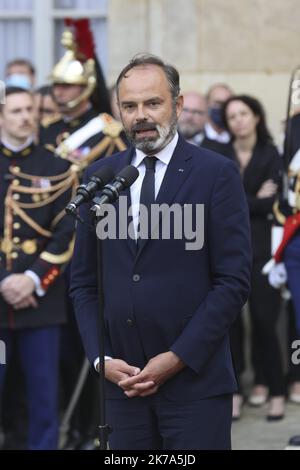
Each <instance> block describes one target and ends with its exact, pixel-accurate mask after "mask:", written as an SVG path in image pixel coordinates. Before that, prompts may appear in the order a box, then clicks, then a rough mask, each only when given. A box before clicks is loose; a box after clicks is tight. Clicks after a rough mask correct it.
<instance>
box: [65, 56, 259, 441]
mask: <svg viewBox="0 0 300 470" xmlns="http://www.w3.org/2000/svg"><path fill="white" fill-rule="evenodd" d="M117 91H118V101H119V106H120V111H121V117H122V121H123V125H124V128H125V130H126V133H127V136H128V138H129V140H130V141H131V143H132V147H131V148H130V149H129V150H127V151H125V152H122V153H119V154H117V155H115V156H112V157H111V158H110V159H109V160H108V161H106V162H97V163H95V164H94V165H92V166H91V167H90V168H89V169H88V170H87V172H86V175H85V178H86V180H88V179H89V177H90V176H91V175H92V174H93V173H95V171H97V170H98V169H99V168H100V167H101V166H102V165H103V164H108V165H110V166H111V167H112V169H113V170H114V172H115V173H117V172H119V171H120V170H121V169H122V168H123V167H125V166H126V165H128V164H132V165H134V166H136V168H137V169H138V171H139V177H138V179H137V180H136V181H135V183H134V184H133V185H132V186H131V188H130V189H128V190H126V191H125V192H124V194H125V196H126V197H127V200H128V203H129V204H128V205H129V206H130V205H131V208H132V220H131V219H130V218H129V217H128V221H127V222H129V221H131V225H130V227H133V232H134V238H135V240H133V239H130V237H128V239H118V238H117V239H113V237H110V238H107V239H105V240H103V241H102V250H103V260H102V261H103V284H104V297H105V299H104V303H105V323H106V332H105V333H106V343H105V348H106V350H105V354H106V367H105V374H106V379H107V380H106V393H107V401H106V410H107V421H108V423H109V424H110V425H112V427H113V432H112V434H111V435H110V441H109V443H110V448H111V449H168V450H172V449H195V450H199V449H230V447H231V439H230V430H231V409H232V394H233V392H234V391H235V390H236V381H235V377H234V371H233V367H232V360H231V354H230V348H229V335H228V331H229V328H230V325H231V324H232V323H233V322H234V320H235V319H236V316H237V315H238V314H239V312H240V311H241V309H242V306H243V305H244V303H245V302H246V300H247V295H248V290H249V273H250V259H251V248H250V237H249V221H248V208H247V203H246V200H245V196H244V191H243V187H242V183H241V180H240V176H239V173H238V170H237V168H236V166H235V164H234V163H233V162H231V161H229V160H228V159H226V158H223V157H222V156H220V155H218V154H215V153H213V152H210V151H207V150H204V149H200V148H197V147H196V146H194V145H190V144H188V143H187V142H186V141H184V140H183V139H182V138H180V137H179V136H178V133H177V122H178V116H179V115H180V112H181V109H182V105H183V100H182V96H181V95H180V86H179V75H178V72H177V71H176V69H175V68H174V67H172V66H169V65H166V64H165V63H164V62H163V61H162V60H160V59H159V58H157V57H155V56H151V55H149V56H148V55H146V56H137V57H136V58H134V59H133V60H132V61H131V62H130V64H129V65H128V66H127V67H125V68H124V69H123V71H122V72H121V74H120V76H119V78H118V81H117ZM149 203H150V204H153V203H155V204H158V205H161V204H167V205H168V206H172V205H173V204H175V203H176V204H177V207H181V208H182V210H183V209H184V208H186V207H191V208H192V209H191V213H192V215H193V220H194V222H195V220H197V213H198V212H197V210H198V209H197V208H199V205H202V207H204V216H203V220H202V224H201V226H200V225H199V226H197V223H196V230H195V237H196V238H197V236H198V235H199V233H200V231H201V230H202V231H203V235H204V243H202V244H201V243H195V244H194V245H192V246H191V245H189V246H188V244H187V241H188V240H187V235H186V231H184V233H185V237H184V236H182V237H177V236H175V235H178V233H177V231H178V228H179V227H178V226H176V224H174V226H172V227H171V229H170V237H169V239H164V237H162V236H160V237H158V239H157V238H156V239H154V238H155V237H153V232H152V237H151V239H147V237H146V239H143V237H144V234H143V236H141V234H140V232H142V229H141V226H142V225H143V223H144V220H143V219H141V218H140V219H139V215H138V208H139V204H143V206H146V207H149ZM120 206H121V204H119V203H118V202H117V203H115V209H117V210H118V209H119V208H120ZM89 209H90V205H86V206H83V209H82V210H81V216H82V217H83V219H84V220H86V221H87V220H88V219H89ZM141 222H142V223H141ZM164 222H165V215H163V216H162V217H161V218H160V226H159V234H161V229H162V226H163V224H164ZM152 228H153V229H154V227H152V226H151V230H152ZM156 228H157V227H156ZM193 228H195V223H194V225H193ZM131 233H132V232H131ZM144 238H145V237H144ZM149 238H150V237H149ZM96 242H97V238H96V234H93V232H91V231H90V229H89V228H88V227H86V226H85V225H80V226H79V227H78V231H77V241H76V248H75V255H74V258H73V267H72V283H71V296H72V299H73V302H74V306H75V311H76V316H77V320H78V324H79V328H80V331H81V335H82V339H83V343H84V345H85V349H86V353H87V355H88V357H89V359H90V361H91V363H94V364H95V366H96V368H97V363H98V344H97V338H98V335H97V315H98V309H97V298H98V297H97V269H98V268H97V262H96V260H95V252H96Z"/></svg>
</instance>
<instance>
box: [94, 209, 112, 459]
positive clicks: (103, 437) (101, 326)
mask: <svg viewBox="0 0 300 470" xmlns="http://www.w3.org/2000/svg"><path fill="white" fill-rule="evenodd" d="M102 218H103V217H102V216H99V215H97V213H95V215H94V225H95V228H96V227H97V225H98V223H99V222H100V221H101V219H102ZM97 288H98V304H99V307H98V313H99V314H98V340H99V360H100V362H99V404H100V413H99V418H100V424H99V427H98V429H99V441H100V448H99V450H107V446H108V436H109V434H110V433H111V432H112V428H111V427H110V426H109V425H108V424H107V423H106V412H105V346H104V345H105V321H104V290H103V269H102V243H101V239H100V238H99V237H97Z"/></svg>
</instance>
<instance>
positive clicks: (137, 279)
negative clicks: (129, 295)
mask: <svg viewBox="0 0 300 470" xmlns="http://www.w3.org/2000/svg"><path fill="white" fill-rule="evenodd" d="M133 280H134V282H140V280H141V276H139V274H135V275H134V276H133Z"/></svg>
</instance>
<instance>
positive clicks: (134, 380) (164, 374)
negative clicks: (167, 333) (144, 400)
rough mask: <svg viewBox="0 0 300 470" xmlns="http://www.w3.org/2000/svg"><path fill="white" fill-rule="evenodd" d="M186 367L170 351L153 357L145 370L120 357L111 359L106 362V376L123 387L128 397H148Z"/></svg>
mask: <svg viewBox="0 0 300 470" xmlns="http://www.w3.org/2000/svg"><path fill="white" fill-rule="evenodd" d="M184 367H185V364H184V363H183V362H182V361H181V360H180V359H179V357H178V356H177V355H176V354H174V353H173V352H172V351H168V352H166V353H162V354H159V355H158V356H155V357H154V358H152V359H151V360H150V361H149V362H148V364H147V365H146V366H145V368H144V369H143V370H141V369H139V368H138V367H134V366H130V365H129V364H127V363H126V362H125V361H122V360H120V359H111V360H109V361H107V362H106V364H105V376H106V378H107V379H108V380H110V381H111V382H113V383H115V384H117V385H118V386H119V387H120V388H122V389H123V390H124V393H125V395H127V397H128V398H133V397H137V396H140V397H147V396H150V395H153V394H154V393H156V392H157V390H158V389H159V387H160V386H161V385H162V384H163V383H165V382H166V381H167V380H168V379H170V378H171V377H173V376H174V375H175V374H177V373H178V372H179V371H180V370H182V369H183V368H184Z"/></svg>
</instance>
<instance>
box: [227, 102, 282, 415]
mask: <svg viewBox="0 0 300 470" xmlns="http://www.w3.org/2000/svg"><path fill="white" fill-rule="evenodd" d="M224 119H225V123H226V126H227V129H228V130H229V132H230V134H231V143H230V144H229V145H228V148H227V151H228V156H230V157H231V158H233V159H234V160H235V161H236V163H237V164H238V166H239V168H240V172H241V176H242V178H243V182H244V188H245V192H246V195H247V199H248V204H249V211H250V221H251V231H252V246H253V268H252V287H251V293H250V297H249V309H250V319H251V330H252V363H253V368H254V374H255V377H254V387H253V390H252V392H251V395H250V398H249V402H250V404H252V405H261V404H263V403H264V402H265V401H266V399H267V395H268V393H269V397H270V400H269V409H268V414H267V419H268V420H269V421H274V420H279V419H282V418H283V416H284V408H285V397H284V394H285V385H284V374H283V366H282V357H281V351H280V345H279V340H278V336H277V332H276V323H277V320H278V317H279V313H280V294H279V292H278V291H276V290H275V289H273V288H272V287H271V286H270V285H269V283H268V279H267V277H266V276H263V275H262V273H261V270H262V267H263V266H264V264H265V263H266V262H267V261H268V260H269V259H270V257H271V224H272V206H273V202H274V196H275V193H276V190H277V183H278V179H279V172H280V157H279V154H278V151H277V149H276V147H275V145H274V144H273V140H272V137H271V135H270V133H269V131H268V128H267V125H266V120H265V113H264V110H263V107H262V105H261V104H260V102H259V101H258V100H257V99H255V98H252V97H250V96H247V95H239V96H233V97H231V98H229V99H228V101H227V102H226V103H225V105H224ZM242 330H243V328H242V318H241V317H240V318H239V319H238V320H237V322H236V324H235V325H234V327H233V329H232V334H231V346H232V354H233V360H234V362H235V366H236V371H237V375H238V376H239V375H241V373H242V371H243V362H244V361H243V332H242ZM242 401H243V398H242V393H241V392H239V394H237V395H235V396H234V400H233V418H235V419H238V418H239V417H240V415H241V406H242Z"/></svg>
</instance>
